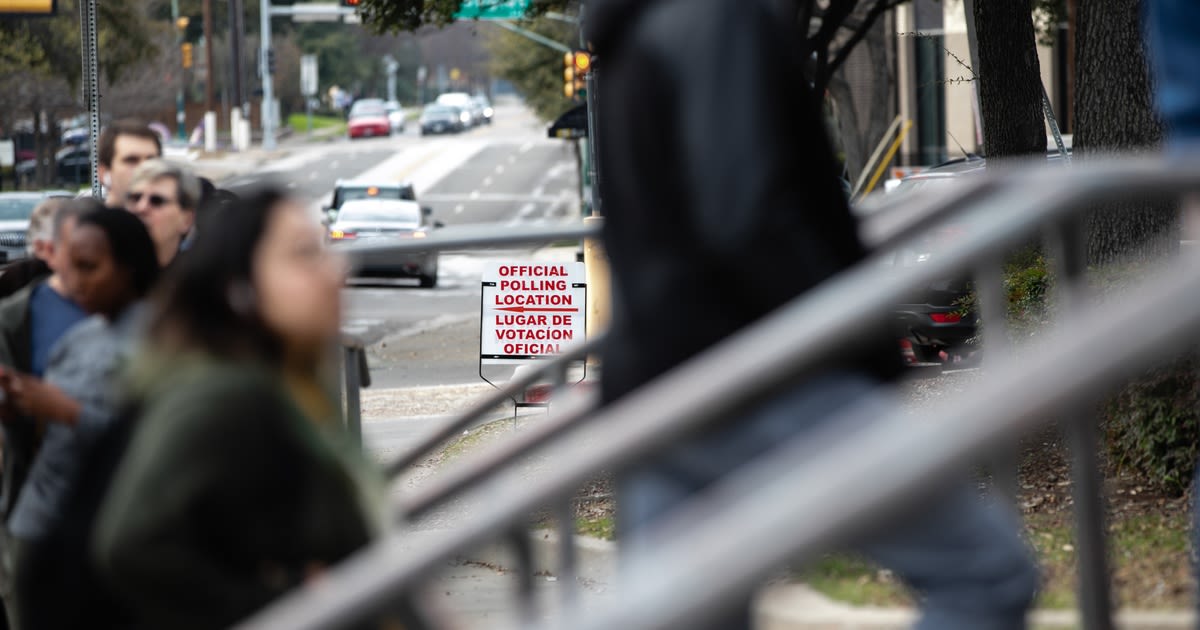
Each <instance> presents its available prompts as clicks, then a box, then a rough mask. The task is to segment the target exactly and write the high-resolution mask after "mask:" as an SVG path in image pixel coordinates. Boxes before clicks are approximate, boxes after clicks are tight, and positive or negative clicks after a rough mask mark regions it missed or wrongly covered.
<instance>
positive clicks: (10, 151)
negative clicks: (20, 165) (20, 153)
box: [0, 140, 17, 166]
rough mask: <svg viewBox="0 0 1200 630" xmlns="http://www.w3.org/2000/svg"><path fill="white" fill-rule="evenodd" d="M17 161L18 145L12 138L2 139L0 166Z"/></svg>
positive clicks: (0, 141)
mask: <svg viewBox="0 0 1200 630" xmlns="http://www.w3.org/2000/svg"><path fill="white" fill-rule="evenodd" d="M16 163H17V145H16V143H15V142H13V141H12V140H0V166H13V165H15V164H16Z"/></svg>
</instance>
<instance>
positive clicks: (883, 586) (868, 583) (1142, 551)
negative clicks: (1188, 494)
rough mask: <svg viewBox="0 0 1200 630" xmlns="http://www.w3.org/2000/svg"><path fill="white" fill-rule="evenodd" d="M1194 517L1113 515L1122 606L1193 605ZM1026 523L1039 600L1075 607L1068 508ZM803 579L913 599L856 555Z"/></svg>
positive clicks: (838, 592) (822, 563)
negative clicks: (1039, 576)
mask: <svg viewBox="0 0 1200 630" xmlns="http://www.w3.org/2000/svg"><path fill="white" fill-rule="evenodd" d="M1168 508H1169V506H1168ZM1189 519H1190V516H1189V514H1188V513H1187V511H1186V510H1178V511H1173V510H1170V509H1167V510H1163V511H1161V512H1146V513H1139V514H1117V515H1114V516H1113V517H1112V518H1111V521H1112V522H1111V524H1110V526H1109V535H1108V544H1109V569H1110V572H1111V574H1112V576H1113V578H1112V580H1113V589H1114V591H1113V592H1114V594H1115V597H1116V602H1117V603H1118V605H1123V606H1134V607H1137V608H1150V609H1155V608H1158V609H1188V608H1190V607H1191V606H1192V591H1193V584H1192V577H1191V572H1190V568H1189V567H1190V560H1189V554H1190V544H1189V541H1188V531H1189ZM1025 522H1026V535H1027V537H1028V540H1029V542H1030V543H1031V544H1032V546H1033V548H1034V550H1035V552H1036V554H1037V557H1038V559H1039V561H1040V563H1041V566H1042V589H1041V592H1040V593H1039V594H1038V598H1037V602H1036V604H1035V605H1036V606H1037V607H1039V608H1051V609H1070V608H1075V607H1076V605H1077V594H1076V588H1077V575H1078V572H1077V567H1076V563H1077V561H1078V548H1077V547H1076V544H1075V531H1074V525H1073V521H1072V519H1071V515H1070V512H1068V511H1061V512H1043V513H1034V514H1028V515H1026V517H1025ZM798 577H799V578H800V579H802V580H803V581H805V582H806V583H808V584H809V585H810V586H812V587H813V588H814V589H816V590H818V591H820V592H821V593H823V594H825V595H826V596H828V597H831V598H833V599H836V600H839V601H842V602H846V603H849V604H853V605H857V606H868V605H869V606H898V605H912V604H913V602H914V599H913V597H912V595H911V594H910V593H909V592H908V591H907V589H906V587H905V586H904V584H903V583H902V582H900V581H899V580H898V579H896V578H894V577H893V576H892V575H891V574H890V573H889V572H886V571H883V570H881V569H880V568H879V567H877V566H875V565H873V564H871V563H870V562H867V561H866V560H864V559H862V558H861V557H858V556H855V555H852V554H840V553H839V554H829V555H826V556H824V557H822V558H821V559H820V560H819V561H817V562H816V563H814V564H813V565H812V566H810V567H808V568H806V569H804V570H803V571H801V572H800V573H799V574H798Z"/></svg>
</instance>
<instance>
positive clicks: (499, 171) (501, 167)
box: [496, 164, 504, 175]
mask: <svg viewBox="0 0 1200 630" xmlns="http://www.w3.org/2000/svg"><path fill="white" fill-rule="evenodd" d="M496 174H497V175H503V174H504V165H503V164H497V165H496Z"/></svg>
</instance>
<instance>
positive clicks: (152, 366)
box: [93, 190, 384, 630]
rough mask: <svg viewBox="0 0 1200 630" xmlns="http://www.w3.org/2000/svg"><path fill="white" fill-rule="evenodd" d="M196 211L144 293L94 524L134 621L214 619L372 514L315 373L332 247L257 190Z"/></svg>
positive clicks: (336, 270)
mask: <svg viewBox="0 0 1200 630" xmlns="http://www.w3.org/2000/svg"><path fill="white" fill-rule="evenodd" d="M202 228H203V229H202V230H200V232H199V233H200V234H201V235H202V236H201V237H200V238H198V239H197V241H196V243H195V246H194V247H193V249H192V250H190V251H189V252H187V254H186V255H185V256H183V257H181V258H180V260H179V261H178V268H177V269H174V270H173V271H172V274H171V275H169V276H168V277H167V278H166V279H164V286H163V287H162V289H163V290H161V291H160V293H159V295H158V296H157V299H156V301H155V302H154V303H153V304H152V308H153V314H152V319H151V324H150V333H149V339H148V341H149V343H148V344H147V346H148V347H149V348H152V349H153V350H152V351H151V353H149V354H147V355H146V356H143V357H141V358H140V362H139V363H138V364H137V365H135V367H134V374H133V383H134V391H135V392H136V397H135V398H136V400H137V405H138V410H139V413H138V419H137V422H136V428H135V429H134V434H133V438H132V441H131V442H130V444H129V448H128V451H127V452H126V453H125V455H124V458H123V460H122V461H121V463H120V465H119V467H118V468H117V471H116V474H115V477H114V478H113V483H112V486H111V487H110V489H109V491H108V494H107V497H106V498H105V500H104V503H103V506H102V507H101V509H100V513H99V517H98V520H97V524H96V530H95V532H94V533H93V553H94V555H95V559H96V562H97V565H98V568H99V571H100V573H101V575H102V576H103V577H104V578H106V579H107V581H108V583H109V584H110V585H111V586H112V587H113V589H114V590H115V591H116V592H117V593H119V594H120V595H121V596H122V597H123V598H124V599H125V600H126V601H125V603H126V604H127V605H129V606H130V607H131V608H132V610H133V612H134V615H135V616H136V618H137V620H138V625H139V626H141V627H152V628H172V629H177V630H179V629H182V630H186V629H190V628H196V629H208V628H224V627H228V626H229V625H231V624H232V623H234V622H235V621H237V620H239V619H242V618H244V617H246V616H247V615H249V614H251V613H253V612H254V611H256V610H258V609H259V608H261V607H263V606H264V605H265V604H267V603H268V602H270V601H271V600H272V599H274V598H276V597H277V596H279V595H281V594H283V593H284V592H285V591H286V590H288V589H290V588H293V587H296V586H298V585H300V584H302V583H303V582H304V581H305V580H307V579H310V578H311V577H313V576H315V575H317V574H318V573H320V572H321V571H322V570H323V569H324V568H325V567H328V566H330V565H332V564H334V563H337V562H338V561H340V560H342V559H344V558H346V557H347V556H348V555H350V554H351V553H353V552H354V551H356V550H358V549H360V548H361V547H363V546H364V545H365V544H366V543H367V542H368V541H369V540H370V538H371V537H372V534H373V532H375V531H377V530H378V529H379V528H380V526H381V525H382V524H383V511H382V507H383V500H382V499H383V497H384V494H383V492H382V488H383V484H382V481H381V479H382V478H381V477H379V478H377V477H375V476H374V475H373V474H372V471H371V470H370V469H369V468H368V467H367V466H366V465H365V464H364V462H362V461H361V460H360V459H359V458H358V457H357V451H355V450H353V449H350V448H346V446H347V445H346V444H343V443H341V442H339V437H340V435H341V434H340V423H339V418H338V413H337V411H336V405H335V404H334V400H335V399H334V398H333V397H332V396H331V395H330V392H328V391H327V390H326V389H325V388H323V387H322V385H321V383H322V379H321V378H320V366H321V364H322V359H323V357H324V356H325V355H326V352H327V351H328V350H329V349H330V348H331V344H332V343H333V342H334V340H335V339H336V336H337V334H338V329H339V322H340V315H341V313H340V295H341V287H342V284H343V281H344V279H345V265H344V263H343V261H341V260H340V259H339V258H338V257H337V256H336V255H334V254H333V253H331V252H330V251H329V250H328V249H327V247H326V245H325V243H324V239H323V233H322V232H321V230H320V226H319V225H318V224H317V223H316V222H315V221H313V220H312V219H311V218H310V217H309V215H308V214H307V212H306V210H305V209H304V208H303V207H302V206H300V205H299V204H297V203H296V202H295V201H293V200H291V199H289V198H287V197H286V196H284V195H283V194H281V193H279V192H276V191H272V190H264V191H261V192H258V193H256V194H253V195H250V196H247V197H244V198H243V199H242V200H240V201H239V202H237V203H235V204H233V205H231V206H229V207H226V208H222V209H220V210H215V211H214V212H213V213H212V214H211V215H210V216H208V217H206V221H205V225H204V226H202ZM376 508H379V509H376Z"/></svg>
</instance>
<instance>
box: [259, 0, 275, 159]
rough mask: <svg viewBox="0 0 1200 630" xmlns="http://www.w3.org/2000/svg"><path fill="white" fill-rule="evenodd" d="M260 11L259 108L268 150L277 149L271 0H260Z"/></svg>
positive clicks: (263, 145)
mask: <svg viewBox="0 0 1200 630" xmlns="http://www.w3.org/2000/svg"><path fill="white" fill-rule="evenodd" d="M259 2H260V4H259V7H260V12H261V13H262V30H261V32H260V37H259V39H261V40H262V41H261V42H260V43H259V47H260V48H259V52H260V54H259V55H258V64H259V69H260V71H261V72H260V73H261V75H262V93H263V96H262V107H260V108H259V110H260V112H259V113H260V114H262V148H263V149H265V150H267V151H273V150H274V149H275V116H274V113H275V112H274V104H275V88H274V85H273V84H274V82H275V77H273V76H271V63H270V60H269V59H268V58H269V57H270V55H271V2H270V0H259Z"/></svg>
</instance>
